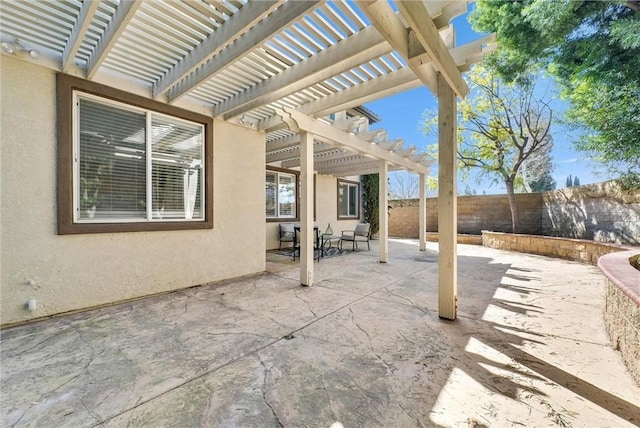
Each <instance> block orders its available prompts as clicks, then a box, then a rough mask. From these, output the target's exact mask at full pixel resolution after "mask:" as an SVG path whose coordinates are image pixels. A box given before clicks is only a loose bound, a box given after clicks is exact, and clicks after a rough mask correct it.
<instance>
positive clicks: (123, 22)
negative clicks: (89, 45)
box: [87, 0, 142, 80]
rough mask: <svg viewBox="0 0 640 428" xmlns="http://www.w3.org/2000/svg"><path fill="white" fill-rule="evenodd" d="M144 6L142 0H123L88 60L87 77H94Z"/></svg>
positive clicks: (89, 78)
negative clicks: (130, 22)
mask: <svg viewBox="0 0 640 428" xmlns="http://www.w3.org/2000/svg"><path fill="white" fill-rule="evenodd" d="M140 6H142V0H122V1H121V2H120V4H119V5H118V8H117V9H116V11H115V13H114V14H113V17H112V18H111V21H109V25H108V26H107V28H106V29H105V30H104V33H103V34H102V38H101V39H100V41H99V42H98V46H96V48H95V50H94V51H93V53H92V54H91V57H89V61H88V62H87V79H88V80H91V79H93V76H95V74H96V72H97V71H98V69H99V68H100V66H101V65H102V63H103V62H104V60H105V59H106V58H107V56H108V55H109V52H111V49H113V47H114V46H115V45H116V42H117V41H118V38H119V37H120V35H121V34H122V33H123V32H124V30H125V29H126V28H127V25H128V24H129V21H131V20H132V19H133V17H134V16H135V14H136V11H137V10H138V9H139V8H140Z"/></svg>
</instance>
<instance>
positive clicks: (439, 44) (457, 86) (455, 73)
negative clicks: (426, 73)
mask: <svg viewBox="0 0 640 428" xmlns="http://www.w3.org/2000/svg"><path fill="white" fill-rule="evenodd" d="M396 4H397V5H398V10H399V11H400V13H401V15H402V17H403V18H404V19H405V20H406V21H407V23H408V24H409V26H410V27H411V28H412V29H413V30H414V32H415V36H416V37H417V39H418V41H419V42H420V44H421V45H422V47H423V48H424V49H425V50H426V51H427V53H428V54H429V57H431V60H432V61H433V64H434V65H435V67H436V69H437V70H438V71H439V72H440V73H441V74H442V76H443V77H444V78H445V80H446V81H447V83H448V84H449V86H450V87H451V89H453V91H454V92H455V93H456V95H458V97H460V98H464V97H465V96H466V95H467V94H468V93H469V87H468V86H467V83H466V82H465V81H464V79H463V78H462V74H461V73H460V71H459V70H458V68H457V66H456V63H455V61H454V60H453V58H452V57H451V54H450V53H449V49H448V48H447V47H446V46H445V44H444V42H443V41H442V39H441V38H440V34H439V33H438V29H437V28H436V24H434V22H433V20H432V19H431V16H430V15H429V12H428V11H427V8H426V6H425V4H424V3H423V2H422V1H398V2H396Z"/></svg>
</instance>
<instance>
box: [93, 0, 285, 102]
mask: <svg viewBox="0 0 640 428" xmlns="http://www.w3.org/2000/svg"><path fill="white" fill-rule="evenodd" d="M282 2H283V0H263V1H256V2H249V3H247V4H246V5H244V6H243V7H242V9H240V10H239V11H238V12H236V13H235V14H233V15H232V16H231V17H230V18H229V19H228V20H227V21H226V22H225V23H224V24H223V25H222V26H220V28H219V29H217V30H216V31H214V32H212V33H211V34H209V35H208V36H207V38H206V39H204V40H203V41H202V43H200V44H198V45H197V46H196V47H195V48H194V49H193V50H192V51H191V52H190V53H189V54H188V55H187V56H185V57H184V58H183V59H182V60H181V61H180V62H179V63H177V64H176V65H174V66H173V68H171V69H170V70H169V71H168V72H167V73H166V74H165V75H164V76H162V77H161V78H160V80H158V82H156V84H155V85H153V98H158V97H159V96H161V95H163V94H164V93H166V92H167V91H168V90H169V88H171V86H173V85H174V84H176V83H177V82H179V81H180V80H182V79H183V78H185V77H186V76H188V75H189V74H190V73H191V72H193V71H194V70H195V69H197V68H198V67H200V66H201V65H202V64H204V63H205V62H206V61H208V60H209V59H211V58H213V57H214V56H216V55H217V54H218V53H219V52H220V51H222V49H224V48H225V47H227V46H228V45H229V44H230V43H232V42H233V41H235V40H236V39H237V38H238V37H240V36H241V35H242V34H244V33H245V32H246V31H248V30H249V29H250V28H251V27H253V26H254V25H255V24H257V23H258V22H259V21H260V20H261V19H262V18H264V17H265V16H267V15H268V14H269V13H271V12H273V11H274V10H275V9H276V8H277V7H278V6H280V5H281V4H282ZM89 3H93V2H89Z"/></svg>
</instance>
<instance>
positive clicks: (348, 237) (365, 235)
mask: <svg viewBox="0 0 640 428" xmlns="http://www.w3.org/2000/svg"><path fill="white" fill-rule="evenodd" d="M370 228H371V225H370V224H369V223H358V224H357V225H356V228H355V230H343V231H342V236H340V249H341V250H342V243H343V242H344V241H347V242H351V246H352V251H355V250H356V249H357V248H358V242H366V243H367V249H368V250H371V247H370V246H369V239H370V236H369V235H370V233H369V230H370Z"/></svg>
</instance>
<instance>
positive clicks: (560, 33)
mask: <svg viewBox="0 0 640 428" xmlns="http://www.w3.org/2000/svg"><path fill="white" fill-rule="evenodd" d="M471 22H472V24H473V25H474V28H475V29H476V30H478V31H486V32H496V33H497V37H498V43H499V45H500V49H499V50H498V51H497V52H495V53H494V54H493V55H491V56H490V57H489V58H487V59H486V61H485V64H488V66H489V67H490V68H491V69H493V70H495V71H497V72H498V73H499V75H501V76H502V77H503V78H505V79H507V80H509V81H512V80H518V79H520V78H521V77H522V76H523V75H524V74H525V73H526V72H527V71H529V70H531V68H532V67H535V66H538V65H540V64H542V65H543V66H544V65H546V66H547V68H548V70H549V71H550V72H551V73H552V74H553V75H554V76H555V77H556V78H557V80H558V82H559V83H560V85H561V86H562V87H563V95H564V96H565V97H566V98H567V99H568V100H569V102H570V110H569V111H568V119H569V121H570V122H572V123H574V124H576V125H583V126H584V127H586V129H587V131H588V132H587V133H586V135H585V136H583V137H582V138H581V140H580V141H579V142H577V143H578V144H577V147H578V148H579V149H581V150H585V151H588V152H590V153H592V154H593V155H594V157H596V158H597V159H599V160H601V161H603V162H605V163H607V164H608V165H610V166H612V167H614V168H618V169H619V168H625V167H628V168H630V169H631V170H633V169H640V138H638V135H640V121H639V120H638V117H640V1H638V0H631V1H582V0H556V1H547V0H522V1H504V0H478V1H477V8H476V11H475V12H474V13H473V14H472V16H471Z"/></svg>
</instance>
